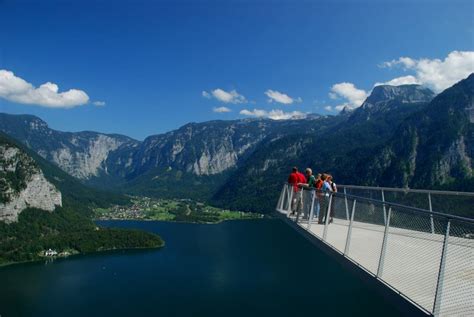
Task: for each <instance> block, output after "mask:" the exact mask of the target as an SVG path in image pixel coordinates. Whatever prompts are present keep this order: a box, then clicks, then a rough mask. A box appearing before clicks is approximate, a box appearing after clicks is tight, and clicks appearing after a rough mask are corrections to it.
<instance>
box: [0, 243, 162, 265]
mask: <svg viewBox="0 0 474 317" xmlns="http://www.w3.org/2000/svg"><path fill="white" fill-rule="evenodd" d="M165 246H166V242H165V241H164V240H163V243H162V244H161V245H160V246H156V247H132V248H110V249H103V250H97V251H93V252H77V253H74V254H70V255H66V256H54V257H46V256H44V257H42V258H40V259H35V260H29V261H19V262H6V263H0V269H2V268H4V267H7V266H13V265H17V264H26V263H37V262H48V260H50V261H51V262H52V261H55V260H65V259H69V258H71V257H78V256H84V255H92V254H100V253H107V252H120V251H138V250H158V249H162V248H164V247H165Z"/></svg>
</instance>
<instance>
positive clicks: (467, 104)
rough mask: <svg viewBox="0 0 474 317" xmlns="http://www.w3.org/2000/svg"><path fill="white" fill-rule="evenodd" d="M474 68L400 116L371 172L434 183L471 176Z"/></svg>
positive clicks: (390, 179)
mask: <svg viewBox="0 0 474 317" xmlns="http://www.w3.org/2000/svg"><path fill="white" fill-rule="evenodd" d="M473 98H474V74H472V75H470V76H469V77H468V78H466V79H465V80H463V81H461V82H459V83H457V84H456V85H454V86H453V87H451V88H448V89H447V90H445V91H444V92H442V93H441V94H439V95H438V96H437V97H436V98H435V99H433V101H432V102H431V103H430V104H429V106H428V107H427V108H426V109H425V110H424V111H422V112H418V113H416V114H414V115H413V116H411V117H409V118H408V119H407V120H406V121H404V122H403V123H402V124H401V125H400V127H399V128H398V129H397V132H396V134H395V135H394V136H393V137H392V139H391V140H390V141H389V142H388V144H387V145H386V146H385V147H384V149H383V150H381V152H382V153H390V155H388V156H385V157H382V158H380V155H379V154H377V155H376V156H377V157H379V158H378V159H377V160H378V162H379V164H380V166H381V167H382V169H381V170H377V169H375V170H374V172H375V174H382V175H383V176H380V175H374V177H375V178H376V179H377V180H378V181H380V182H382V183H384V184H386V185H388V184H392V185H393V184H395V185H398V186H410V187H439V186H450V185H456V184H455V183H460V184H462V183H463V182H466V181H467V182H470V180H471V179H472V178H473V177H474V173H473V166H474V165H473V161H472V158H473V157H474V155H473V153H474V152H473V145H474V133H473V132H474V122H473V121H474V120H472V117H471V111H472V108H473Z"/></svg>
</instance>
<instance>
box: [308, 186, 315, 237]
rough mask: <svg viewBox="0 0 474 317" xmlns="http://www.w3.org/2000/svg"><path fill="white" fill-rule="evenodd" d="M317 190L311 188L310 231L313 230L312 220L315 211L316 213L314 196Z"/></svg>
mask: <svg viewBox="0 0 474 317" xmlns="http://www.w3.org/2000/svg"><path fill="white" fill-rule="evenodd" d="M315 193H316V191H314V190H311V207H310V210H309V217H308V231H309V230H311V220H313V213H314V197H315V196H316V194H315Z"/></svg>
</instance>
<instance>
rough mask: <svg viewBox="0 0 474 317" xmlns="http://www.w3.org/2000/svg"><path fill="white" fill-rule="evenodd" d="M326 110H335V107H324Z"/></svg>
mask: <svg viewBox="0 0 474 317" xmlns="http://www.w3.org/2000/svg"><path fill="white" fill-rule="evenodd" d="M324 110H326V111H333V108H332V107H331V106H326V107H324Z"/></svg>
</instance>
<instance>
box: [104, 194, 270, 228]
mask: <svg viewBox="0 0 474 317" xmlns="http://www.w3.org/2000/svg"><path fill="white" fill-rule="evenodd" d="M95 217H96V219H97V220H158V221H181V222H196V223H219V222H221V221H225V220H235V219H258V218H263V215H262V214H257V213H251V212H242V211H231V210H226V209H221V208H217V207H213V206H209V205H207V204H205V203H201V202H197V201H194V200H192V199H155V198H149V197H133V198H132V199H131V205H128V206H123V205H122V206H121V205H114V206H112V207H110V208H97V209H95Z"/></svg>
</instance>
